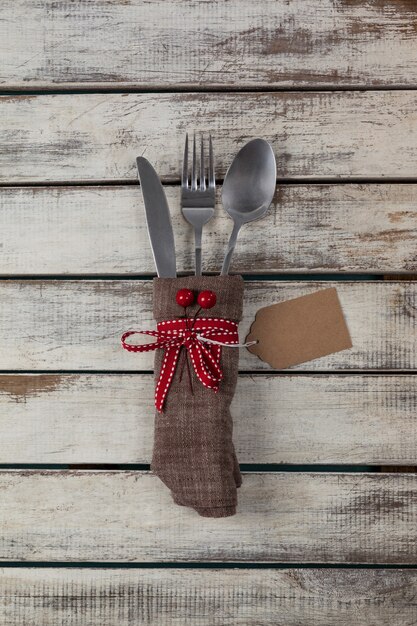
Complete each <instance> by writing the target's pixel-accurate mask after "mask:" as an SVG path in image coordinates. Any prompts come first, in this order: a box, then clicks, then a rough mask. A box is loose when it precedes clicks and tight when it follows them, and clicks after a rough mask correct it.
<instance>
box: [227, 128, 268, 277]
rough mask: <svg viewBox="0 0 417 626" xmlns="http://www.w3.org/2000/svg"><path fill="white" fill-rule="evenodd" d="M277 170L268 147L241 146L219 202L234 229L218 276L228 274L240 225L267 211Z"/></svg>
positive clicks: (265, 144)
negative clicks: (232, 223)
mask: <svg viewBox="0 0 417 626" xmlns="http://www.w3.org/2000/svg"><path fill="white" fill-rule="evenodd" d="M276 178H277V166H276V162H275V155H274V152H273V150H272V148H271V146H270V144H269V143H268V142H267V141H265V140H264V139H252V141H249V142H248V143H247V144H245V145H244V146H243V148H241V149H240V150H239V152H238V153H237V155H236V156H235V158H234V160H233V162H232V164H231V165H230V167H229V169H228V170H227V173H226V177H225V179H224V183H223V190H222V202H223V207H224V209H225V211H226V212H227V213H228V214H229V215H230V217H231V218H232V220H233V222H234V225H233V230H232V234H231V235H230V239H229V243H228V246H227V250H226V255H225V258H224V261H223V266H222V270H221V275H223V276H224V275H225V274H228V272H229V267H230V261H231V259H232V254H233V251H234V249H235V246H236V241H237V237H238V234H239V231H240V229H241V227H242V226H243V224H247V223H248V222H253V221H255V220H258V219H260V218H261V217H263V216H264V215H265V213H266V212H267V211H268V209H269V207H270V205H271V202H272V198H273V197H274V193H275V185H276Z"/></svg>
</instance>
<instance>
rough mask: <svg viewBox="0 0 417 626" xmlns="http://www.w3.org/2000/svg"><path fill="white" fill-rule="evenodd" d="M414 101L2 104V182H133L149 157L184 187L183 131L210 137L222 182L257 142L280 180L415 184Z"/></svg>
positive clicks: (125, 97)
mask: <svg viewBox="0 0 417 626" xmlns="http://www.w3.org/2000/svg"><path fill="white" fill-rule="evenodd" d="M416 109H417V92H416V91H366V92H348V91H338V92H321V93H320V92H306V93H282V92H275V93H174V94H172V93H156V94H132V93H130V94H129V93H128V94H111V93H107V94H78V95H74V94H67V95H45V96H3V97H1V98H0V182H3V183H9V184H13V183H16V184H19V183H22V182H31V181H34V182H43V181H48V182H53V181H61V182H74V181H84V182H98V181H103V180H106V181H118V180H123V181H136V171H135V169H136V168H135V158H136V157H137V156H138V154H142V155H145V156H146V157H147V158H148V159H150V160H151V161H152V162H153V163H154V164H155V166H156V169H157V171H158V173H159V174H160V175H161V176H162V177H163V179H164V180H171V181H173V180H174V181H178V180H179V172H180V166H181V162H182V155H183V143H184V136H185V132H186V131H191V132H192V131H193V130H196V131H198V132H211V133H212V134H213V140H214V148H215V156H216V173H217V176H219V177H222V176H223V175H224V173H225V170H226V168H227V167H228V165H229V164H230V162H231V160H232V158H233V156H234V155H235V153H236V151H237V150H238V148H240V147H241V146H242V145H243V144H244V143H245V142H246V141H247V140H249V139H252V138H253V137H257V136H260V137H265V139H268V140H269V141H271V142H272V145H273V147H274V150H275V152H276V155H277V167H278V178H282V177H288V178H294V179H300V178H301V179H302V178H304V177H308V178H314V179H317V180H320V179H323V178H340V177H346V178H351V177H355V178H367V177H375V178H378V177H398V178H407V177H415V172H416V166H417V124H416V113H415V112H416Z"/></svg>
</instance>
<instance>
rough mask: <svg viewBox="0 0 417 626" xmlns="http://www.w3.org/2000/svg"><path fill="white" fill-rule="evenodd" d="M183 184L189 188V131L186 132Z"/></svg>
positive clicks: (185, 187)
mask: <svg viewBox="0 0 417 626" xmlns="http://www.w3.org/2000/svg"><path fill="white" fill-rule="evenodd" d="M181 186H182V187H183V188H184V189H187V188H188V133H186V134H185V146H184V159H183V161H182V176H181Z"/></svg>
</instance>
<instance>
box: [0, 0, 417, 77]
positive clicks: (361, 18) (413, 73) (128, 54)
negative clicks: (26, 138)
mask: <svg viewBox="0 0 417 626" xmlns="http://www.w3.org/2000/svg"><path fill="white" fill-rule="evenodd" d="M0 24H1V29H0V40H1V41H2V57H1V58H2V62H1V66H0V83H1V84H2V86H3V88H4V89H6V88H14V89H30V88H32V89H33V88H40V87H46V88H48V87H54V86H58V85H59V86H64V87H67V88H68V87H84V88H85V87H91V86H94V87H104V88H106V87H113V88H115V87H120V86H129V87H141V88H149V87H151V88H152V87H153V88H155V87H163V88H171V89H173V88H177V87H184V86H186V87H200V86H201V87H205V88H207V87H211V88H213V87H224V88H231V89H234V88H236V87H246V86H248V87H260V86H263V87H275V86H286V85H290V86H291V85H295V86H299V85H312V86H315V85H317V86H322V85H349V86H352V85H356V86H357V85H370V86H374V85H416V83H417V60H416V55H415V49H416V31H417V13H416V6H415V3H414V2H413V1H412V0H406V1H404V0H402V1H396V0H389V1H388V2H382V1H380V0H378V1H376V2H366V3H363V2H357V1H355V0H324V1H323V0H296V1H294V2H275V1H274V0H258V2H257V3H256V5H254V4H253V2H251V1H250V0H239V1H237V2H222V0H211V1H205V0H204V1H201V0H193V1H192V2H189V1H188V0H171V1H170V2H164V1H163V0H159V1H155V2H142V1H141V0H129V1H124V2H120V1H119V0H88V1H83V2H68V1H60V2H53V1H52V0H47V1H45V2H40V3H34V2H31V1H30V0H17V1H16V0H14V1H13V0H3V3H2V21H1V22H0Z"/></svg>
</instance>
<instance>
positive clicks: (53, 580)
mask: <svg viewBox="0 0 417 626" xmlns="http://www.w3.org/2000/svg"><path fill="white" fill-rule="evenodd" d="M416 592H417V572H416V570H414V569H402V570H401V569H399V570H395V571H394V570H384V569H375V570H362V569H352V570H344V569H318V568H317V569H316V568H314V569H313V568H312V569H262V570H253V569H230V570H229V569H227V570H224V569H198V568H195V569H194V568H193V569H189V570H187V569H145V570H143V569H142V570H138V569H117V568H115V569H111V570H109V569H101V568H97V569H82V568H74V569H72V568H71V569H68V568H67V569H64V568H42V569H38V568H36V567H35V568H24V569H22V568H20V569H19V568H3V569H0V611H1V613H2V615H3V622H2V623H3V626H28V625H29V624H42V626H62V624H64V623H65V624H67V625H68V626H69V625H74V626H75V625H77V626H114V625H115V624H117V625H118V626H133V624H135V625H139V624H141V625H147V626H173V625H177V626H259V625H260V624H262V626H329V624H331V625H332V626H348V625H349V624H355V626H370V625H371V624H380V625H381V626H405V625H406V624H410V625H411V624H414V620H415V595H416Z"/></svg>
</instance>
